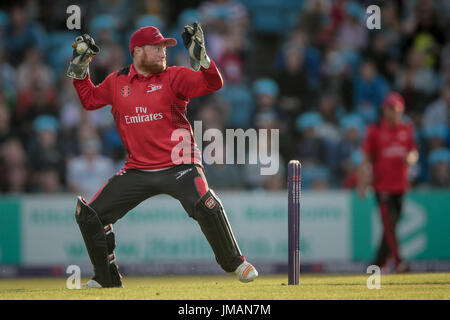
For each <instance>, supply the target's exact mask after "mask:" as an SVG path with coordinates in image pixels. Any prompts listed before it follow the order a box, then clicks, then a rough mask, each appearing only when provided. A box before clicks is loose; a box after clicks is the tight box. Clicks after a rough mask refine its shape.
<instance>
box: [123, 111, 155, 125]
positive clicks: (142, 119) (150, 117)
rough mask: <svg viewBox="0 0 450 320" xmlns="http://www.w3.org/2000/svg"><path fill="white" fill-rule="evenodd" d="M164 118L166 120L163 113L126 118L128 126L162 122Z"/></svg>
mask: <svg viewBox="0 0 450 320" xmlns="http://www.w3.org/2000/svg"><path fill="white" fill-rule="evenodd" d="M162 118H164V116H163V114H162V112H160V113H149V114H137V115H135V116H125V123H126V124H136V123H144V122H151V121H156V120H161V119H162Z"/></svg>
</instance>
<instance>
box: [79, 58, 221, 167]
mask: <svg viewBox="0 0 450 320" xmlns="http://www.w3.org/2000/svg"><path fill="white" fill-rule="evenodd" d="M73 84H74V86H75V88H76V90H77V93H78V96H79V97H80V100H81V103H82V105H83V107H84V108H85V109H87V110H95V109H98V108H101V107H103V106H105V105H111V106H112V108H111V113H112V115H113V117H114V121H115V123H116V127H117V131H118V133H119V135H120V138H121V140H122V142H123V145H124V146H125V148H126V150H127V159H126V163H125V166H124V169H143V170H158V169H164V168H168V167H172V166H174V165H177V164H181V163H196V164H199V165H202V157H201V151H200V150H199V149H198V148H197V145H196V143H195V140H194V134H193V131H192V127H191V125H190V123H189V121H188V120H187V118H186V112H187V104H188V103H189V99H190V98H194V97H199V96H202V95H206V94H209V93H211V92H214V91H216V90H219V89H220V88H221V87H222V85H223V80H222V76H221V74H220V72H219V71H218V70H217V68H216V65H215V63H214V62H213V61H211V65H210V67H209V68H208V69H204V68H203V67H202V68H201V69H200V71H199V72H195V71H193V70H191V69H189V68H185V67H176V66H173V67H168V68H167V69H166V70H165V71H164V72H162V73H159V74H151V75H148V76H146V77H144V76H142V75H141V74H139V73H137V72H136V70H135V68H134V66H133V65H131V66H129V67H127V68H124V69H122V70H120V71H116V72H114V73H111V74H110V75H109V76H108V77H106V79H105V80H104V81H103V82H102V83H101V84H99V85H98V86H94V84H93V83H92V81H91V80H90V78H89V76H88V77H86V78H85V79H83V80H76V79H74V81H73ZM176 129H184V130H177V131H176V132H174V131H175V130H176ZM174 159H175V162H174Z"/></svg>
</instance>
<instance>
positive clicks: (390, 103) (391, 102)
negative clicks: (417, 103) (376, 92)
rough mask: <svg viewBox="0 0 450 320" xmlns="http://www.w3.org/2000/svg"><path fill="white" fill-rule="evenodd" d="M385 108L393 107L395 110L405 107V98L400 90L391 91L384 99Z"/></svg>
mask: <svg viewBox="0 0 450 320" xmlns="http://www.w3.org/2000/svg"><path fill="white" fill-rule="evenodd" d="M383 108H393V109H395V110H404V109H405V100H404V99H403V97H402V96H401V94H400V93H398V92H391V93H389V94H388V95H387V96H386V97H385V98H384V100H383Z"/></svg>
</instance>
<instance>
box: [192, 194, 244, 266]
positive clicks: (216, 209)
mask: <svg viewBox="0 0 450 320" xmlns="http://www.w3.org/2000/svg"><path fill="white" fill-rule="evenodd" d="M193 218H194V219H195V220H197V222H198V224H199V225H200V228H201V229H202V231H203V233H204V234H205V236H206V238H207V240H208V242H209V244H210V245H211V248H212V249H213V251H214V254H215V256H216V260H217V262H218V263H219V264H220V266H221V267H222V269H224V270H225V271H226V272H233V271H234V270H235V269H236V268H237V267H238V266H239V264H241V263H242V261H243V260H242V254H241V251H240V249H239V246H238V244H237V242H236V239H235V238H234V235H233V232H232V230H231V226H230V223H229V221H228V217H227V215H226V213H225V210H224V208H223V205H222V202H221V201H220V199H219V198H218V197H217V195H216V194H215V193H214V191H213V190H211V189H209V190H208V192H207V193H206V194H205V195H204V196H203V197H202V198H200V200H199V201H198V202H197V204H196V206H195V212H194V216H193Z"/></svg>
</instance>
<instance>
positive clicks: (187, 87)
mask: <svg viewBox="0 0 450 320" xmlns="http://www.w3.org/2000/svg"><path fill="white" fill-rule="evenodd" d="M170 83H171V86H172V90H173V91H174V93H175V94H176V95H177V96H178V97H180V98H183V99H189V98H195V97H199V96H204V95H206V94H209V93H212V92H214V91H217V90H219V89H220V88H222V86H223V79H222V75H221V74H220V72H219V70H218V69H217V67H216V64H215V63H214V61H213V60H211V63H210V65H209V68H207V69H205V68H204V67H201V68H200V71H194V70H191V69H189V68H184V67H178V68H174V69H173V70H171V72H170Z"/></svg>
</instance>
